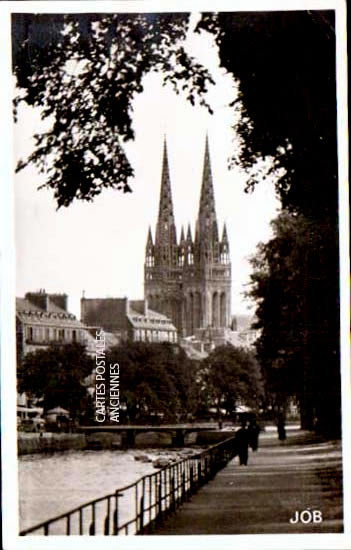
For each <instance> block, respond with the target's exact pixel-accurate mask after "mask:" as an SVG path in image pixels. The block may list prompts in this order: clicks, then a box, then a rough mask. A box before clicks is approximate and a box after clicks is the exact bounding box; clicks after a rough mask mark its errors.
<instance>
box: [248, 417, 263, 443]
mask: <svg viewBox="0 0 351 550" xmlns="http://www.w3.org/2000/svg"><path fill="white" fill-rule="evenodd" d="M247 431H248V438H249V445H250V447H251V449H252V450H253V451H257V449H258V436H259V434H260V427H259V425H258V424H257V422H256V418H253V419H252V420H250V422H249V426H248V428H247Z"/></svg>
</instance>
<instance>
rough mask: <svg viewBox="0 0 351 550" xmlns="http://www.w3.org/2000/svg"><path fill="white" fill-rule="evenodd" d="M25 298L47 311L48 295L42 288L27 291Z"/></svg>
mask: <svg viewBox="0 0 351 550" xmlns="http://www.w3.org/2000/svg"><path fill="white" fill-rule="evenodd" d="M25 299H26V300H28V301H29V302H31V303H32V304H33V305H35V306H37V307H39V308H40V309H43V310H44V311H48V309H49V295H48V294H47V292H45V289H43V288H41V289H40V290H39V291H38V292H27V293H26V295H25Z"/></svg>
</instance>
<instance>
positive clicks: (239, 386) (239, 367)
mask: <svg viewBox="0 0 351 550" xmlns="http://www.w3.org/2000/svg"><path fill="white" fill-rule="evenodd" d="M201 374H202V379H203V381H204V387H205V392H206V394H207V395H208V396H209V397H210V401H212V406H215V407H216V409H217V417H218V420H220V419H221V409H225V411H226V414H227V415H228V416H231V417H233V415H234V414H235V411H236V407H237V406H238V405H239V404H241V405H246V406H249V407H251V408H253V409H257V408H258V407H259V405H260V402H261V400H262V398H263V384H262V378H261V373H260V368H259V365H258V363H257V361H256V359H255V356H254V354H253V352H252V351H249V350H246V349H244V348H237V347H234V346H232V345H230V344H227V345H224V346H218V347H217V348H215V349H214V350H213V351H212V352H211V353H210V355H209V356H208V357H207V358H206V359H204V360H203V362H202V365H201Z"/></svg>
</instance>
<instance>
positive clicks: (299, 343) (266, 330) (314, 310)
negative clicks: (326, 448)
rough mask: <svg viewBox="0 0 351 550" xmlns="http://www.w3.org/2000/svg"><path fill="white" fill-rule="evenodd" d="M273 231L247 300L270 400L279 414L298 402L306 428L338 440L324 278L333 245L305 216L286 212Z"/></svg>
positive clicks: (332, 310) (336, 384)
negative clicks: (250, 300) (253, 317)
mask: <svg viewBox="0 0 351 550" xmlns="http://www.w3.org/2000/svg"><path fill="white" fill-rule="evenodd" d="M273 229H274V238H273V239H271V240H270V241H269V242H268V243H266V244H261V245H259V247H258V252H257V255H256V256H255V257H254V258H253V259H252V261H251V264H252V267H253V272H252V275H251V292H250V293H249V294H250V296H251V297H252V298H254V299H255V301H256V303H257V308H256V316H257V318H258V321H257V323H256V325H255V326H256V328H260V329H261V336H260V339H259V340H258V343H257V353H258V357H259V360H260V363H261V365H262V368H263V373H264V378H265V383H266V393H267V395H268V396H269V399H270V401H271V404H272V405H273V406H274V407H276V410H279V409H284V408H285V407H286V404H287V401H288V398H289V397H294V398H296V400H297V401H298V403H299V405H300V410H301V420H302V425H303V427H305V428H317V429H319V430H321V431H324V432H328V433H329V432H330V433H334V434H337V433H338V430H340V358H339V342H338V340H337V339H336V338H335V332H333V331H332V330H331V327H330V326H329V325H328V321H330V320H333V321H334V327H335V326H337V319H336V318H335V317H334V319H333V316H336V312H337V309H338V308H337V303H336V302H335V301H334V302H333V301H332V298H333V299H334V300H335V293H334V292H333V291H332V292H331V290H330V289H329V288H328V281H327V280H326V279H325V276H324V273H325V270H326V266H325V262H326V261H327V256H326V248H327V247H328V243H326V242H325V241H324V239H323V238H322V236H321V234H319V233H316V231H315V227H314V225H313V224H311V222H310V221H309V220H308V219H307V218H304V217H303V216H301V215H300V216H296V215H293V214H288V213H286V212H285V213H284V212H283V213H282V214H281V215H280V216H279V217H278V218H277V219H276V220H275V221H274V222H273ZM317 273H319V275H318V276H315V274H317Z"/></svg>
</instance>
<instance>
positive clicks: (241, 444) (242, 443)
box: [235, 420, 249, 466]
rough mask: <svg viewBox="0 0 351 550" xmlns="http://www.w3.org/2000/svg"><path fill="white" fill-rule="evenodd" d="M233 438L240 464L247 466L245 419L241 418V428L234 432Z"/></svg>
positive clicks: (247, 451) (247, 443)
mask: <svg viewBox="0 0 351 550" xmlns="http://www.w3.org/2000/svg"><path fill="white" fill-rule="evenodd" d="M235 439H236V443H237V448H238V455H239V464H240V466H247V461H248V457H249V432H248V429H247V427H246V421H245V420H243V421H242V423H241V428H240V429H239V430H238V431H237V432H236V434H235Z"/></svg>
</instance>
